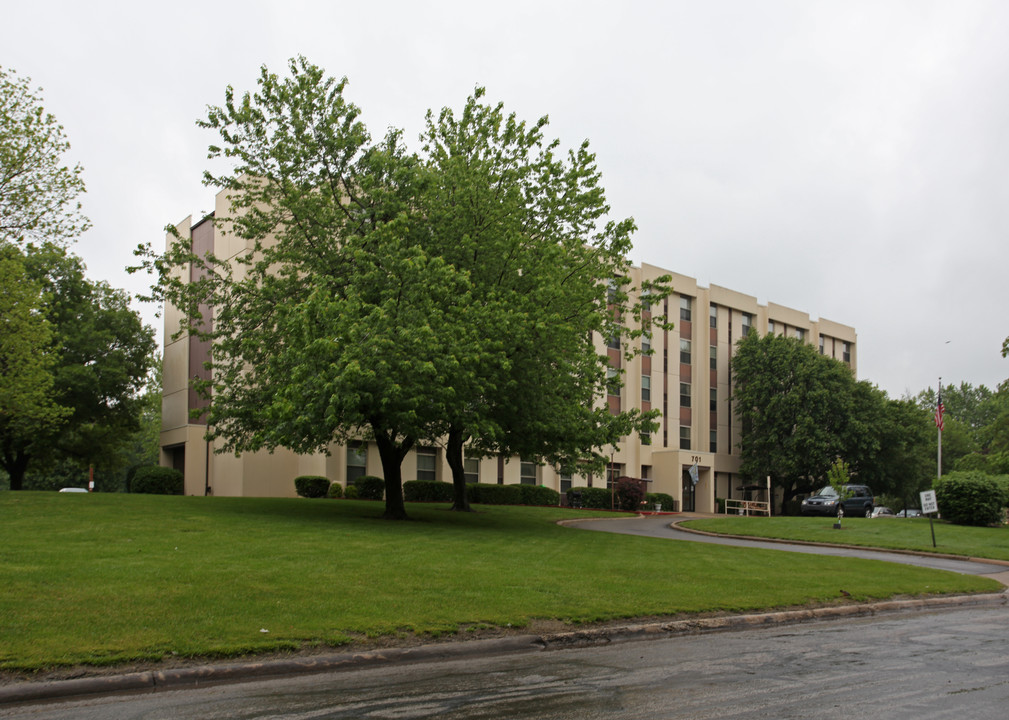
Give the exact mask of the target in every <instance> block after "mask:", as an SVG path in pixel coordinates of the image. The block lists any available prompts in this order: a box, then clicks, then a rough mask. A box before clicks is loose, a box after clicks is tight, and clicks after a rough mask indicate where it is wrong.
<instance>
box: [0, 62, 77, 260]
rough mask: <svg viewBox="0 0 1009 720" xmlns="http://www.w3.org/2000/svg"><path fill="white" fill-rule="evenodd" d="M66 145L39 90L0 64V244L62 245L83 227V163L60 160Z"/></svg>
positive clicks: (67, 147) (61, 127)
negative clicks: (81, 199) (49, 243)
mask: <svg viewBox="0 0 1009 720" xmlns="http://www.w3.org/2000/svg"><path fill="white" fill-rule="evenodd" d="M69 148H70V143H69V142H68V141H67V138H66V135H65V134H64V132H63V126H61V125H60V124H59V123H58V122H57V121H56V118H55V117H53V115H51V114H50V113H47V112H46V111H45V109H44V108H43V106H42V97H41V90H33V89H32V87H31V81H30V80H29V79H28V78H25V77H19V76H18V75H17V73H16V72H14V71H13V70H10V69H9V68H3V67H0V243H4V242H7V243H16V244H19V245H20V244H24V243H28V242H34V243H42V242H56V243H60V244H65V243H66V242H67V241H69V240H72V239H73V238H75V237H77V236H78V235H80V234H81V233H82V232H84V231H85V230H86V229H87V228H88V226H89V222H88V220H87V218H86V217H84V215H83V214H82V212H81V204H80V202H79V200H78V197H79V196H80V195H81V194H82V193H83V192H84V180H83V178H82V176H81V173H82V172H83V171H82V168H81V166H80V165H73V166H70V165H67V164H64V161H63V155H64V154H65V153H66V151H67V150H69Z"/></svg>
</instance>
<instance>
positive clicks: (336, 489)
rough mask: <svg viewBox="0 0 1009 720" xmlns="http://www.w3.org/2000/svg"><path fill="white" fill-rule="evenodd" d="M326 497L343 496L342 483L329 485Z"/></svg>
mask: <svg viewBox="0 0 1009 720" xmlns="http://www.w3.org/2000/svg"><path fill="white" fill-rule="evenodd" d="M326 497H328V498H342V497H343V485H341V484H340V483H332V484H331V485H330V486H329V490H327V491H326Z"/></svg>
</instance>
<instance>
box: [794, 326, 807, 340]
mask: <svg viewBox="0 0 1009 720" xmlns="http://www.w3.org/2000/svg"><path fill="white" fill-rule="evenodd" d="M795 339H796V340H805V339H806V331H805V330H803V329H802V328H795Z"/></svg>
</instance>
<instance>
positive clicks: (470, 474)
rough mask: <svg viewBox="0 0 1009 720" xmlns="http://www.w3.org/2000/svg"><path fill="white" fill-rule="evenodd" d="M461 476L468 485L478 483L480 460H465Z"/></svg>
mask: <svg viewBox="0 0 1009 720" xmlns="http://www.w3.org/2000/svg"><path fill="white" fill-rule="evenodd" d="M462 474H463V477H465V478H466V482H468V483H478V482H480V458H466V459H465V460H463V461H462Z"/></svg>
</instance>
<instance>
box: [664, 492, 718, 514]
mask: <svg viewBox="0 0 1009 720" xmlns="http://www.w3.org/2000/svg"><path fill="white" fill-rule="evenodd" d="M717 500H721V501H722V505H721V508H722V510H721V512H725V498H716V501H717ZM655 503H659V504H660V505H661V506H662V510H663V512H672V511H673V496H672V495H668V494H666V493H645V504H646V505H648V507H649V509H652V508H654V507H655Z"/></svg>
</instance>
